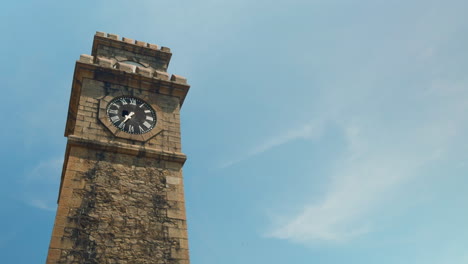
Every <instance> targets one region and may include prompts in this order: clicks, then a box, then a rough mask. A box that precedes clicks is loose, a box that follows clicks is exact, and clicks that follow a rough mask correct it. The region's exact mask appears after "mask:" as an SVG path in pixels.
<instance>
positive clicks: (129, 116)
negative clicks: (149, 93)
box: [122, 112, 135, 123]
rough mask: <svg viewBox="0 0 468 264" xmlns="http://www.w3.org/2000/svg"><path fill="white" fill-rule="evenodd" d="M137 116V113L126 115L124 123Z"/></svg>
mask: <svg viewBox="0 0 468 264" xmlns="http://www.w3.org/2000/svg"><path fill="white" fill-rule="evenodd" d="M134 114H135V112H130V114H128V115H126V116H125V119H124V121H122V122H123V123H125V122H127V121H128V120H129V119H130V118H132V116H133V115H134Z"/></svg>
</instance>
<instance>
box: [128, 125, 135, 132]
mask: <svg viewBox="0 0 468 264" xmlns="http://www.w3.org/2000/svg"><path fill="white" fill-rule="evenodd" d="M133 132H135V130H134V129H133V126H132V125H129V126H128V133H133Z"/></svg>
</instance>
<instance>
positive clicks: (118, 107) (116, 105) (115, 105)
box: [111, 103, 120, 109]
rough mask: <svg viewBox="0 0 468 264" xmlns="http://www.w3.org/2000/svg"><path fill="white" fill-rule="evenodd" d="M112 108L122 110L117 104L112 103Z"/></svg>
mask: <svg viewBox="0 0 468 264" xmlns="http://www.w3.org/2000/svg"><path fill="white" fill-rule="evenodd" d="M111 106H115V107H116V108H117V109H119V108H120V105H118V104H116V103H112V104H111Z"/></svg>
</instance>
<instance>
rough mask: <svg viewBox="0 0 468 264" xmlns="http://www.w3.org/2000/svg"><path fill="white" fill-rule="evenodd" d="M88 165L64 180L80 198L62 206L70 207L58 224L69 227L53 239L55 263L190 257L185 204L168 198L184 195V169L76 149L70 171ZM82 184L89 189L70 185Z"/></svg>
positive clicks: (164, 263) (172, 261)
mask: <svg viewBox="0 0 468 264" xmlns="http://www.w3.org/2000/svg"><path fill="white" fill-rule="evenodd" d="M74 163H75V164H78V165H79V166H76V165H75V166H72V165H73V164H74ZM83 166H84V167H85V169H79V170H76V171H75V172H76V173H74V174H69V175H66V178H65V179H64V183H63V187H64V188H69V187H71V188H70V189H71V190H73V191H72V192H73V195H72V196H73V197H74V199H64V196H63V195H65V193H62V196H61V201H62V202H61V204H62V207H64V208H70V209H69V210H62V211H63V212H62V213H61V214H60V215H59V214H58V215H57V220H63V221H57V222H56V226H57V223H62V225H63V226H64V228H63V229H62V233H61V234H59V233H54V235H56V236H55V237H56V238H55V239H54V238H53V239H52V241H53V242H54V243H51V249H53V250H52V251H51V253H50V254H52V256H50V258H55V259H57V261H56V262H53V263H57V264H62V263H63V264H65V263H75V262H76V263H96V264H97V263H99V264H104V263H161V264H176V263H182V262H180V261H181V260H187V259H188V253H187V252H188V251H187V247H188V245H187V241H186V239H187V229H186V222H185V214H184V212H185V208H184V203H183V201H180V202H171V201H170V200H169V199H168V194H169V193H181V194H183V187H182V186H181V185H180V183H181V171H180V170H171V169H168V168H166V167H167V164H166V162H163V161H155V160H152V159H145V158H139V157H135V156H130V155H122V154H115V153H103V152H100V151H94V150H89V149H85V148H81V147H73V148H72V149H71V150H70V157H69V159H68V164H67V167H69V168H70V169H69V170H70V171H73V170H74V169H71V168H81V167H83ZM80 180H83V181H84V182H85V184H84V188H72V187H73V185H72V184H70V183H71V182H73V181H80ZM168 180H169V181H168ZM56 230H59V229H56ZM57 232H58V231H57ZM57 256H59V257H57Z"/></svg>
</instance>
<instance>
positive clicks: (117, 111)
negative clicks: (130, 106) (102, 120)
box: [107, 109, 119, 115]
mask: <svg viewBox="0 0 468 264" xmlns="http://www.w3.org/2000/svg"><path fill="white" fill-rule="evenodd" d="M107 113H109V114H114V115H116V114H118V113H119V110H114V109H109V111H107Z"/></svg>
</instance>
